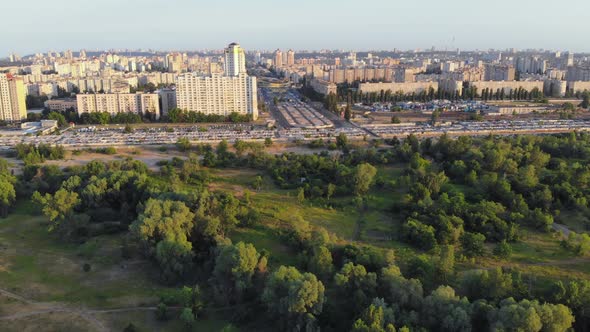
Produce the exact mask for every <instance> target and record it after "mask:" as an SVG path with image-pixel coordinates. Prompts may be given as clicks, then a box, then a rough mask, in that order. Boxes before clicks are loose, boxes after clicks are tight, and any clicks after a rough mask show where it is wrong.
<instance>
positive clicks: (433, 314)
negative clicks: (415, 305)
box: [421, 286, 471, 331]
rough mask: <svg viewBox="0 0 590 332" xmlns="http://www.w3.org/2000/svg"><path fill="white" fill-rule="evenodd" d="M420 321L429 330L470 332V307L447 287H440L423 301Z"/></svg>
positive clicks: (464, 299)
mask: <svg viewBox="0 0 590 332" xmlns="http://www.w3.org/2000/svg"><path fill="white" fill-rule="evenodd" d="M421 319H422V322H424V325H425V326H427V327H429V328H430V329H431V330H439V331H471V306H470V304H469V301H468V300H467V299H466V298H461V297H459V296H457V295H455V290H454V289H453V288H451V287H449V286H440V287H439V288H437V289H436V290H434V291H433V292H432V294H430V295H429V296H427V297H426V298H425V299H424V303H423V305H422V312H421Z"/></svg>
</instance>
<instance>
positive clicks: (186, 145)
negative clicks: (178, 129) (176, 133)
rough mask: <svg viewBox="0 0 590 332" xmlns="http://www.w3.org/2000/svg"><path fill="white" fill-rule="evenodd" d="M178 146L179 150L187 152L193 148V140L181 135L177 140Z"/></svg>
mask: <svg viewBox="0 0 590 332" xmlns="http://www.w3.org/2000/svg"><path fill="white" fill-rule="evenodd" d="M176 148H178V150H179V151H182V152H185V151H189V150H190V149H191V142H190V141H189V140H188V138H186V137H181V138H179V139H178V140H177V141H176Z"/></svg>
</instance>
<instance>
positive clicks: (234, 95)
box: [176, 74, 258, 119]
mask: <svg viewBox="0 0 590 332" xmlns="http://www.w3.org/2000/svg"><path fill="white" fill-rule="evenodd" d="M176 100H177V105H178V107H179V108H181V109H183V110H185V111H194V112H201V113H204V114H217V115H223V116H228V115H230V114H231V113H233V112H235V113H239V114H250V115H251V116H252V118H253V119H257V118H258V100H257V90H256V77H250V76H247V75H245V74H240V75H239V76H221V75H212V76H197V75H194V74H186V75H182V76H180V77H179V78H178V83H177V85H176Z"/></svg>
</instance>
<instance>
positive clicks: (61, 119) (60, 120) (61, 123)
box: [47, 112, 68, 127]
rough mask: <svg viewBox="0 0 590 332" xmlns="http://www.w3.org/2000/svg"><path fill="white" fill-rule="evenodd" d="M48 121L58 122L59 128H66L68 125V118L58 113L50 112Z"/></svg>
mask: <svg viewBox="0 0 590 332" xmlns="http://www.w3.org/2000/svg"><path fill="white" fill-rule="evenodd" d="M47 119H49V120H56V121H57V126H58V127H64V126H65V125H67V124H68V122H67V121H66V118H65V117H64V116H63V114H61V113H58V112H50V113H49V115H48V116H47Z"/></svg>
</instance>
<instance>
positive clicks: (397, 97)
mask: <svg viewBox="0 0 590 332" xmlns="http://www.w3.org/2000/svg"><path fill="white" fill-rule="evenodd" d="M355 86H356V87H355ZM353 87H355V88H353ZM301 92H302V93H303V94H304V95H306V96H307V97H309V98H311V99H312V100H318V95H317V93H315V91H313V90H311V88H305V89H302V90H301ZM578 96H579V97H581V96H582V94H578ZM328 98H334V102H341V103H349V104H355V103H364V104H372V103H376V102H381V103H386V102H389V103H396V102H406V101H412V102H428V101H432V100H440V99H447V100H452V101H459V100H474V99H481V100H484V101H487V100H535V101H545V95H544V94H543V91H541V90H539V89H538V88H533V89H532V90H530V91H528V90H526V89H524V88H522V87H519V88H517V89H510V91H509V92H508V93H506V92H505V91H504V89H496V90H493V89H489V88H486V89H483V90H482V91H479V90H478V89H477V88H476V87H465V88H464V89H462V92H459V90H456V91H452V92H449V91H444V90H442V89H441V88H438V89H434V88H433V87H430V88H428V89H425V90H423V91H420V92H418V93H415V92H412V93H404V92H403V91H391V90H389V89H388V90H381V91H380V92H363V91H360V90H358V85H349V84H347V83H343V84H339V86H338V90H337V93H336V94H334V96H333V97H332V96H329V95H328V96H325V97H324V98H323V100H324V102H325V103H328V101H327V99H328ZM320 100H321V99H320Z"/></svg>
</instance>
